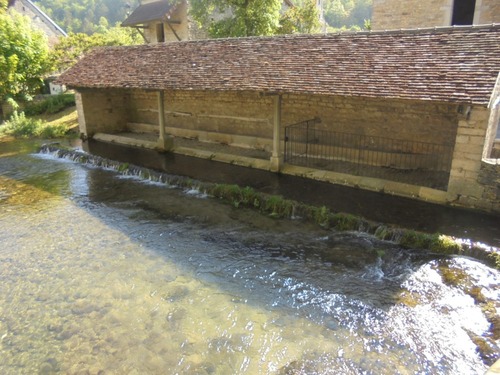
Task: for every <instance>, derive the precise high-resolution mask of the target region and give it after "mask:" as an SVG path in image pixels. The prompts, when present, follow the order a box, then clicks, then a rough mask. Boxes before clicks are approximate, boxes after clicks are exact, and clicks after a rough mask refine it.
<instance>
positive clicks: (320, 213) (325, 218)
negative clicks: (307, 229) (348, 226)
mask: <svg viewBox="0 0 500 375" xmlns="http://www.w3.org/2000/svg"><path fill="white" fill-rule="evenodd" d="M330 216H331V212H330V210H329V209H328V208H326V207H325V206H321V207H319V208H314V210H313V219H314V222H316V223H318V224H319V225H321V226H323V227H328V226H330Z"/></svg>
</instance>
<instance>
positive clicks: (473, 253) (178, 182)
mask: <svg viewBox="0 0 500 375" xmlns="http://www.w3.org/2000/svg"><path fill="white" fill-rule="evenodd" d="M39 152H40V153H42V154H49V155H52V156H54V157H56V158H62V159H67V160H71V161H74V162H76V163H80V164H86V165H91V166H96V167H99V168H103V169H108V170H113V171H116V172H118V173H120V174H121V175H124V176H131V177H136V178H138V179H142V180H147V181H151V182H157V183H161V184H165V185H167V186H169V187H172V188H178V189H182V190H185V191H187V192H190V193H191V194H193V192H196V193H197V194H200V195H201V196H217V194H215V191H216V189H217V187H218V184H213V183H206V182H201V181H197V180H193V179H191V178H189V177H183V176H177V175H171V174H167V173H163V172H159V171H155V170H152V169H149V168H144V167H139V166H137V165H133V164H130V163H122V162H119V161H114V160H110V159H107V158H103V157H101V156H97V155H92V154H88V153H86V152H83V151H80V150H74V149H64V148H61V147H60V145H59V144H57V143H52V144H46V145H43V146H42V147H41V148H40V150H39ZM243 190H244V189H243ZM256 194H257V195H259V196H267V195H266V194H263V193H256ZM218 197H219V198H221V199H226V200H229V199H228V198H227V197H223V196H218ZM271 198H272V197H271ZM262 199H263V200H264V201H265V200H266V199H269V197H268V196H267V198H262ZM230 203H232V204H234V205H235V206H239V204H240V203H241V202H234V201H231V202H230ZM262 206H263V205H262V204H259V205H255V204H254V206H253V207H254V208H259V209H261V208H262ZM250 207H251V206H250ZM310 208H311V207H307V206H305V205H302V204H300V203H299V202H291V208H290V213H289V214H288V216H286V217H287V218H289V219H299V218H308V217H309V219H311V218H310V215H309V214H308V213H307V210H308V209H310ZM301 211H304V212H301ZM262 212H263V211H262ZM345 216H346V217H347V218H349V219H351V220H352V219H353V218H354V220H353V221H354V222H355V223H356V227H355V228H353V229H354V230H356V231H357V232H361V233H367V234H370V235H373V236H375V237H376V238H378V239H380V240H384V241H389V242H392V243H395V244H398V245H401V246H403V247H409V248H422V249H425V250H430V251H431V252H433V251H435V252H440V253H444V254H446V255H460V256H467V257H470V258H473V259H476V260H479V261H481V262H483V263H485V264H487V265H489V266H492V267H497V268H500V249H498V248H496V247H494V246H489V245H487V244H483V243H479V242H473V241H470V240H468V239H460V238H452V237H447V236H440V235H438V234H434V235H429V234H425V233H419V232H415V231H412V230H409V229H403V228H397V227H393V226H388V225H385V224H381V223H376V222H371V221H368V220H365V219H363V218H358V217H354V216H352V215H345ZM334 229H339V230H345V229H343V228H334ZM440 237H444V240H443V241H444V242H449V244H450V246H449V247H446V249H445V251H442V249H439V250H438V249H435V248H433V247H432V245H430V241H431V240H432V239H436V238H440ZM408 238H413V239H414V241H413V242H412V241H408Z"/></svg>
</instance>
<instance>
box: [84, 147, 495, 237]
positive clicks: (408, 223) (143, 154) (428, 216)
mask: <svg viewBox="0 0 500 375" xmlns="http://www.w3.org/2000/svg"><path fill="white" fill-rule="evenodd" d="M84 148H85V149H86V150H87V151H88V152H91V153H93V154H95V155H99V156H102V157H106V158H109V159H112V160H117V161H120V162H128V163H133V164H137V165H140V166H144V167H147V168H151V169H155V170H160V171H164V172H167V173H170V174H175V175H180V176H187V177H190V178H194V179H198V180H201V181H207V182H214V183H227V184H238V185H240V186H250V187H252V188H254V189H256V190H258V191H261V192H264V193H269V194H277V195H281V196H283V197H285V198H287V199H293V200H297V201H300V202H304V203H306V204H311V205H315V206H326V207H328V208H330V209H331V210H332V211H334V212H346V213H351V214H354V215H359V216H362V217H364V218H366V219H368V220H373V221H375V222H380V223H385V224H393V225H397V226H400V227H403V228H407V229H414V230H418V231H423V232H427V233H442V234H446V235H450V236H455V237H458V238H465V239H470V240H472V241H479V242H484V243H487V244H488V245H491V246H496V247H500V235H499V231H498V222H499V220H500V219H499V217H498V216H495V215H488V214H485V213H478V212H473V211H469V210H465V209H459V208H452V207H444V206H440V205H436V204H431V203H426V202H421V201H417V200H413V199H408V198H402V197H396V196H391V195H388V194H382V193H376V192H370V191H366V190H361V189H357V188H351V187H345V186H340V185H334V184H330V183H326V182H320V181H314V180H310V179H305V178H301V177H294V176H288V175H280V174H276V173H271V172H266V171H261V170H256V169H249V168H245V167H239V166H234V165H229V164H225V163H218V162H214V161H210V160H203V159H199V158H193V157H188V156H183V155H177V154H161V153H158V152H156V151H152V150H146V149H138V148H128V147H123V146H120V145H116V144H107V143H106V144H105V143H102V142H97V141H90V142H86V143H84Z"/></svg>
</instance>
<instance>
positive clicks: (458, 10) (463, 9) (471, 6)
mask: <svg viewBox="0 0 500 375" xmlns="http://www.w3.org/2000/svg"><path fill="white" fill-rule="evenodd" d="M475 9H476V0H455V1H454V2H453V15H452V18H451V24H452V25H472V24H473V23H474V11H475Z"/></svg>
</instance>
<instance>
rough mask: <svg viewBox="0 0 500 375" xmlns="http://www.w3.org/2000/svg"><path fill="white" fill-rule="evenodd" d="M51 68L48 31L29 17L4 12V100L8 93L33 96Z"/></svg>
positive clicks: (0, 87) (0, 19)
mask: <svg viewBox="0 0 500 375" xmlns="http://www.w3.org/2000/svg"><path fill="white" fill-rule="evenodd" d="M50 70H51V65H50V60H49V47H48V43H47V39H46V37H45V35H44V34H43V33H42V32H40V31H36V30H35V29H34V28H33V27H32V25H31V22H30V20H29V19H28V18H27V17H24V16H22V15H20V14H18V13H16V12H15V11H12V12H9V13H6V12H0V102H1V101H3V100H5V99H6V98H8V97H11V98H21V99H29V98H30V97H31V95H33V94H34V93H35V92H36V91H37V90H39V89H40V87H41V86H42V85H43V80H42V77H43V76H44V75H45V74H47V73H48V72H50Z"/></svg>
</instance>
